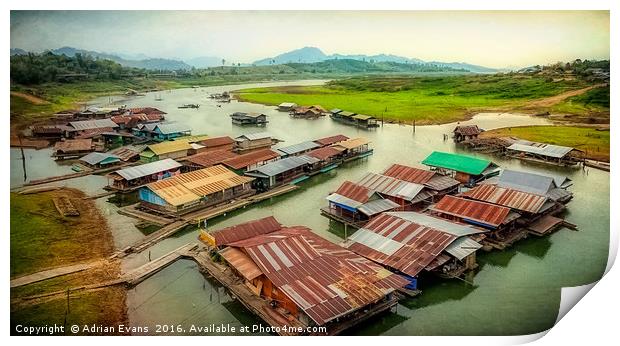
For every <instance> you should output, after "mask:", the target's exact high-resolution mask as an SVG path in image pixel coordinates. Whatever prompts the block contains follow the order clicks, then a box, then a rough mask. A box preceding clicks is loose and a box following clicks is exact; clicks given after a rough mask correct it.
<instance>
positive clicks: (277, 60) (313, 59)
mask: <svg viewBox="0 0 620 346" xmlns="http://www.w3.org/2000/svg"><path fill="white" fill-rule="evenodd" d="M50 52H52V53H54V54H58V55H61V54H64V55H67V56H75V54H77V53H80V54H83V55H90V56H93V57H95V58H100V59H108V60H112V61H114V62H117V63H119V64H121V65H123V66H127V67H136V68H144V69H149V70H189V69H191V68H209V67H216V66H222V58H220V57H215V56H202V57H195V58H191V59H185V60H181V59H164V58H152V57H149V56H147V55H145V54H122V53H102V52H96V51H90V50H84V49H78V48H73V47H62V48H58V49H51V50H50ZM16 54H17V55H23V54H27V52H26V51H25V50H23V49H19V48H11V55H16ZM328 60H359V61H363V62H369V63H381V62H389V63H398V64H416V65H428V66H439V67H445V68H448V69H456V70H467V71H470V72H474V73H494V72H498V71H501V70H500V69H494V68H489V67H484V66H479V65H473V64H468V63H465V62H441V61H423V60H420V59H416V58H407V57H402V56H397V55H392V54H377V55H364V54H331V55H327V54H325V53H324V52H323V51H322V50H320V49H319V48H316V47H304V48H300V49H295V50H292V51H290V52H286V53H282V54H279V55H276V56H274V57H271V58H265V59H260V60H257V61H254V62H253V63H252V64H251V65H256V66H267V65H282V64H289V63H317V62H325V61H328ZM241 65H242V66H248V65H250V64H241Z"/></svg>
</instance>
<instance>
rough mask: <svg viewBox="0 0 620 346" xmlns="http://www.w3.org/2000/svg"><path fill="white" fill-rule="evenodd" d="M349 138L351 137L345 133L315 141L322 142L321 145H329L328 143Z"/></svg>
mask: <svg viewBox="0 0 620 346" xmlns="http://www.w3.org/2000/svg"><path fill="white" fill-rule="evenodd" d="M348 139H349V137H347V136H345V135H335V136H329V137H324V138H319V139H317V140H315V142H316V143H318V144H320V145H322V146H327V145H332V144H334V143H339V142H342V141H346V140H348Z"/></svg>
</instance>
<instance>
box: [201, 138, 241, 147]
mask: <svg viewBox="0 0 620 346" xmlns="http://www.w3.org/2000/svg"><path fill="white" fill-rule="evenodd" d="M234 143H235V141H234V140H233V139H232V138H230V137H228V136H222V137H212V138H207V139H205V140H203V141H201V142H200V144H202V145H204V146H205V147H207V148H213V147H220V146H224V145H231V146H232V145H233V144H234Z"/></svg>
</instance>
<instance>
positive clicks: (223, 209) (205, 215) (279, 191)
mask: <svg viewBox="0 0 620 346" xmlns="http://www.w3.org/2000/svg"><path fill="white" fill-rule="evenodd" d="M298 188H299V186H297V185H284V186H280V187H278V188H275V189H273V190H270V191H267V192H263V193H259V194H256V195H253V196H250V197H246V198H243V199H240V200H237V201H234V202H232V203H229V204H225V205H221V206H219V207H215V208H208V209H204V210H197V211H194V212H191V213H188V214H185V215H183V216H182V217H181V218H182V219H183V220H185V221H187V222H189V223H192V224H199V223H200V222H202V221H205V220H210V219H212V218H215V217H217V216H220V215H223V214H225V213H228V212H230V211H233V210H236V209H239V208H243V207H246V206H248V205H251V204H254V203H258V202H261V201H264V200H266V199H269V198H272V197H276V196H280V195H283V194H285V193H288V192H291V191H293V190H297V189H298Z"/></svg>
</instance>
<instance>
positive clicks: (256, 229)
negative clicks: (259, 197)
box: [212, 216, 282, 246]
mask: <svg viewBox="0 0 620 346" xmlns="http://www.w3.org/2000/svg"><path fill="white" fill-rule="evenodd" d="M280 228H282V225H280V223H279V222H278V220H276V219H275V218H274V217H273V216H268V217H265V218H262V219H258V220H253V221H249V222H245V223H242V224H238V225H235V226H232V227H227V228H224V229H221V230H217V231H215V232H213V233H212V236H213V238H214V239H215V244H216V245H217V246H222V245H228V244H230V243H234V242H237V241H240V240H245V239H248V238H252V237H255V236H257V235H261V234H267V233H271V232H275V231H277V230H279V229H280Z"/></svg>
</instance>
